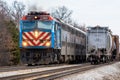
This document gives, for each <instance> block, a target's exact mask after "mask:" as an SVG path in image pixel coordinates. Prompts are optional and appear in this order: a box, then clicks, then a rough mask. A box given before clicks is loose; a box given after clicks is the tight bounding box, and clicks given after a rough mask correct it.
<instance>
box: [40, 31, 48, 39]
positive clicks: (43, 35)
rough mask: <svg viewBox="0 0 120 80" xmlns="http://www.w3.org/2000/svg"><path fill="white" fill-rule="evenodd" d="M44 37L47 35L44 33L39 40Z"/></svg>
mask: <svg viewBox="0 0 120 80" xmlns="http://www.w3.org/2000/svg"><path fill="white" fill-rule="evenodd" d="M46 35H48V33H47V32H46V33H44V34H43V36H42V37H41V38H40V39H43V38H44V37H45V36H46Z"/></svg>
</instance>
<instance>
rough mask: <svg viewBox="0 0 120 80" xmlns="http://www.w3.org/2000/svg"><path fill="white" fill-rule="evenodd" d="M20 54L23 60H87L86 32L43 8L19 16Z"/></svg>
mask: <svg viewBox="0 0 120 80" xmlns="http://www.w3.org/2000/svg"><path fill="white" fill-rule="evenodd" d="M19 34H20V37H19V44H20V52H21V53H20V54H21V61H22V62H23V63H25V64H28V65H31V64H49V63H55V62H57V63H60V62H71V61H74V62H81V61H85V60H86V33H85V32H83V31H81V30H80V29H78V28H75V27H73V26H71V25H68V24H66V23H64V22H63V21H61V20H59V19H56V18H53V17H52V16H51V15H50V14H49V13H46V12H30V13H28V14H27V15H25V16H23V17H22V19H21V20H20V32H19Z"/></svg>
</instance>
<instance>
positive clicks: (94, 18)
mask: <svg viewBox="0 0 120 80" xmlns="http://www.w3.org/2000/svg"><path fill="white" fill-rule="evenodd" d="M6 1H7V2H9V4H11V2H12V1H13V0H6ZM18 1H21V2H23V3H25V4H26V5H27V7H28V6H30V5H37V7H38V8H39V7H41V8H42V9H43V10H47V11H50V10H51V8H56V7H58V6H63V5H64V6H66V7H67V8H68V9H70V10H73V15H72V18H73V19H74V21H77V22H78V23H79V24H81V25H82V24H85V25H86V26H96V25H100V26H109V28H110V29H112V32H113V33H114V34H118V35H120V28H119V27H120V0H18Z"/></svg>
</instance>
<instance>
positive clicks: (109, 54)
mask: <svg viewBox="0 0 120 80" xmlns="http://www.w3.org/2000/svg"><path fill="white" fill-rule="evenodd" d="M86 44H87V45H86V50H87V53H86V56H87V60H88V61H89V62H91V64H98V63H100V62H103V63H105V62H109V61H112V60H115V59H118V58H119V36H117V35H112V32H111V30H110V29H109V28H108V27H100V26H95V27H88V31H87V42H86Z"/></svg>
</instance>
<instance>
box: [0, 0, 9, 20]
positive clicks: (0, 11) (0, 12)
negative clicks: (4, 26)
mask: <svg viewBox="0 0 120 80" xmlns="http://www.w3.org/2000/svg"><path fill="white" fill-rule="evenodd" d="M0 18H1V19H0V20H1V21H3V20H9V19H10V8H9V7H8V5H7V3H6V2H4V1H2V0H0Z"/></svg>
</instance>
